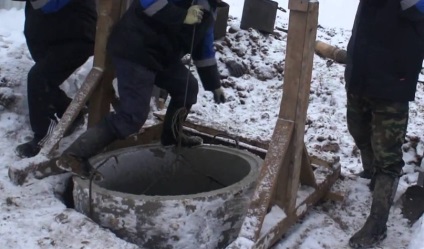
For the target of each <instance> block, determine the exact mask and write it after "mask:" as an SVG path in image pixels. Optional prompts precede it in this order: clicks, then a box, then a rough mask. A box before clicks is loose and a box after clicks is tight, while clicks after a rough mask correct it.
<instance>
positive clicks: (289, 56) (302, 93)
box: [227, 0, 340, 249]
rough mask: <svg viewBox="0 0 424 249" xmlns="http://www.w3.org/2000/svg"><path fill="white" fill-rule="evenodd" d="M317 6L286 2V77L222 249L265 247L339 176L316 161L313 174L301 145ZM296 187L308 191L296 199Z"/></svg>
mask: <svg viewBox="0 0 424 249" xmlns="http://www.w3.org/2000/svg"><path fill="white" fill-rule="evenodd" d="M318 7H319V4H318V2H317V1H308V0H290V2H289V8H290V19H289V28H288V36H287V50H286V60H285V61H286V65H285V72H286V73H285V76H284V86H283V98H282V101H281V107H280V113H279V118H278V120H277V124H276V126H275V129H274V133H273V135H272V139H271V143H270V145H269V149H268V152H267V155H266V157H265V160H264V164H263V166H262V169H261V173H260V176H259V179H258V182H257V185H256V188H255V191H254V194H253V197H252V202H251V203H250V206H249V208H248V211H247V214H246V218H245V220H244V222H243V224H242V227H241V230H240V233H239V237H238V238H237V240H236V241H234V242H233V243H232V244H230V245H229V246H228V247H227V248H228V249H241V248H243V249H250V248H252V249H253V248H255V249H256V248H269V247H271V246H272V245H273V244H274V243H275V242H276V241H278V240H279V239H280V238H281V236H282V235H283V234H284V233H285V232H287V230H288V229H289V228H290V226H292V225H293V224H294V223H295V222H296V221H297V220H298V219H299V218H301V217H302V216H303V215H305V214H306V212H307V211H308V209H309V208H310V207H311V206H312V205H314V204H315V203H316V202H318V201H319V200H320V199H322V198H324V197H325V196H327V193H328V192H329V189H330V187H331V186H332V185H333V184H334V182H335V181H336V180H337V178H338V177H339V175H340V165H339V164H338V162H332V163H331V164H328V165H330V166H329V167H328V165H327V164H325V163H323V164H324V165H319V163H318V165H317V167H318V168H319V170H315V171H314V170H313V168H312V165H311V161H310V158H309V155H308V153H307V151H306V147H305V144H304V133H305V121H306V113H307V109H308V102H309V91H310V85H311V77H312V65H313V57H314V47H315V37H316V31H317V26H318ZM322 172H325V173H322ZM316 175H319V178H317V177H316ZM316 179H320V180H319V182H317V180H316ZM322 179H324V180H322ZM301 183H302V184H303V185H305V186H307V188H309V189H311V188H312V189H313V191H310V192H308V193H306V194H304V195H300V196H301V197H302V198H299V199H298V192H299V191H300V190H299V184H301ZM273 209H276V210H280V211H277V213H278V215H277V216H275V215H274V216H272V217H271V218H269V219H272V224H273V225H272V226H271V227H268V230H266V231H265V230H264V228H263V223H264V220H265V219H266V218H267V214H268V212H269V211H270V210H273ZM270 222H271V220H268V222H267V223H268V225H269V223H270Z"/></svg>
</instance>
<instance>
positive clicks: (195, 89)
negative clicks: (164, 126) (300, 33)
mask: <svg viewBox="0 0 424 249" xmlns="http://www.w3.org/2000/svg"><path fill="white" fill-rule="evenodd" d="M198 93H199V84H198V82H197V80H196V79H195V78H194V77H193V78H190V80H189V81H188V85H187V86H185V85H184V91H181V94H179V95H178V96H172V101H173V102H174V103H175V104H177V105H178V106H183V105H184V103H185V106H192V105H194V104H196V102H197V94H198Z"/></svg>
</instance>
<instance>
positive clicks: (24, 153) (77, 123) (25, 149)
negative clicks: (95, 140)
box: [15, 112, 85, 158]
mask: <svg viewBox="0 0 424 249" xmlns="http://www.w3.org/2000/svg"><path fill="white" fill-rule="evenodd" d="M84 115H85V112H81V113H80V114H79V115H78V116H77V117H76V118H75V120H74V122H72V124H71V125H70V127H69V128H68V130H67V131H66V132H65V134H64V135H63V136H64V137H67V136H69V135H71V134H72V133H74V132H75V130H76V129H77V128H79V127H81V126H83V125H84V122H85V119H84ZM54 122H57V121H54ZM50 132H53V130H50ZM49 135H50V133H49V134H46V137H47V136H49ZM41 140H44V142H45V140H46V139H43V138H39V137H37V136H35V137H34V138H33V139H32V140H31V141H29V142H26V143H23V144H20V145H18V146H17V147H16V149H15V151H16V154H17V155H18V156H19V157H21V158H29V157H34V156H36V155H37V154H38V153H39V152H40V150H41V147H42V146H43V145H42V144H40V141H41Z"/></svg>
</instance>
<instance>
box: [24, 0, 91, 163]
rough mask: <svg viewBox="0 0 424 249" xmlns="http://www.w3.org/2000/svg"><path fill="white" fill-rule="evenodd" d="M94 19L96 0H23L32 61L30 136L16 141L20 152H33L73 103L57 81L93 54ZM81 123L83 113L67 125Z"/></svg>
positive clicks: (69, 73) (30, 155) (29, 83)
mask: <svg viewBox="0 0 424 249" xmlns="http://www.w3.org/2000/svg"><path fill="white" fill-rule="evenodd" d="M96 21H97V11H96V4H95V1H94V0H26V7H25V28H24V34H25V38H26V43H27V46H28V49H29V52H30V54H31V56H32V59H33V60H34V61H35V64H34V66H33V67H32V68H31V70H30V71H29V72H28V80H27V94H28V108H29V120H30V124H31V128H32V131H33V132H34V136H33V138H32V139H31V140H30V141H28V142H25V143H23V144H20V145H18V146H17V147H16V153H17V155H18V156H20V157H33V156H35V155H37V154H38V152H39V151H40V149H41V147H42V145H43V143H44V142H45V141H46V140H47V138H48V136H49V135H51V133H52V132H53V130H54V127H55V126H56V125H57V123H58V120H59V119H60V118H61V117H62V115H63V114H64V112H65V111H66V108H67V107H68V105H69V104H70V103H71V98H69V97H68V96H67V95H66V93H65V92H64V91H62V90H61V89H60V87H59V86H60V85H61V84H62V83H63V82H64V81H65V80H66V79H67V78H68V77H69V76H70V75H71V74H72V73H73V72H74V71H75V70H76V69H78V68H79V67H80V66H81V65H83V64H84V63H85V62H86V61H87V59H88V58H89V57H90V56H91V55H93V53H94V38H95V33H96ZM83 123H84V116H83V114H81V115H79V116H78V118H77V119H76V121H75V122H74V123H73V125H72V126H71V128H70V130H74V129H75V128H76V127H77V126H78V125H81V124H83ZM68 133H69V132H68Z"/></svg>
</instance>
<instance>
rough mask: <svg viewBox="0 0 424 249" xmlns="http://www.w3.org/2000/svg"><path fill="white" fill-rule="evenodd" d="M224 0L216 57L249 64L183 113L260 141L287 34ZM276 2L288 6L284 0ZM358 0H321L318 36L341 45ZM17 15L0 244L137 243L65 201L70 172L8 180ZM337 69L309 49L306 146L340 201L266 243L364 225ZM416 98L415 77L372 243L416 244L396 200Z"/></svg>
mask: <svg viewBox="0 0 424 249" xmlns="http://www.w3.org/2000/svg"><path fill="white" fill-rule="evenodd" d="M226 2H227V3H229V4H230V6H231V7H230V16H231V18H230V26H231V29H232V32H231V33H228V35H227V37H226V39H223V40H220V41H217V43H216V45H217V50H218V58H219V59H221V60H224V59H226V58H236V59H237V60H239V61H241V62H243V63H244V64H245V65H247V66H248V68H249V72H250V73H249V74H246V75H244V76H243V77H242V78H233V77H227V76H226V75H228V72H227V70H226V69H225V66H224V65H223V64H222V63H221V64H220V70H221V73H222V75H223V84H224V86H225V91H226V93H227V95H228V98H229V101H228V102H227V103H225V104H221V105H216V104H214V103H213V101H212V96H211V94H210V93H209V92H205V91H203V89H201V90H200V93H199V100H198V103H197V104H196V105H195V106H194V108H193V110H192V113H191V115H189V119H190V120H191V121H193V122H197V123H201V124H204V125H207V126H211V127H216V128H218V129H221V130H225V131H227V132H229V133H230V134H234V135H243V136H244V137H247V138H251V139H260V140H263V141H268V140H269V139H270V137H271V135H272V131H273V128H274V125H275V121H276V118H277V115H278V111H279V106H280V100H281V96H282V84H283V74H284V72H283V70H282V69H284V61H283V60H284V54H285V49H286V43H285V42H286V35H287V34H286V33H284V32H283V31H280V30H281V29H276V30H275V34H272V35H268V36H264V35H263V34H261V33H258V32H256V31H243V30H239V28H238V27H239V24H240V18H241V13H242V9H243V1H241V0H226ZM277 2H279V5H280V6H281V7H283V8H285V9H287V3H288V0H279V1H277ZM357 3H358V1H357V0H321V1H320V16H319V24H320V28H319V30H318V35H317V39H319V40H322V41H325V42H327V43H330V44H332V45H336V46H339V47H341V48H346V45H347V41H348V39H349V36H350V34H351V32H350V28H351V26H352V23H353V18H354V14H355V11H356V7H357ZM23 22H24V13H23V10H16V9H12V10H0V95H1V96H0V136H1V138H2V139H1V141H0V162H1V163H0V193H1V194H0V248H12V249H15V248H16V249H18V248H19V249H33V248H75V249H76V248H86V249H87V248H98V249H102V248H137V246H135V245H133V244H130V243H127V242H125V241H123V240H121V239H119V238H117V237H116V236H114V234H113V233H111V232H109V231H108V230H105V229H103V228H101V227H99V226H98V225H96V224H95V223H93V222H92V221H90V220H89V219H88V218H86V217H85V216H84V215H82V214H79V213H78V212H76V211H75V210H73V209H67V208H66V206H65V205H64V204H63V203H62V202H61V200H60V199H59V198H58V197H57V194H56V193H57V192H61V190H62V189H63V187H64V186H63V183H62V182H64V179H66V178H67V177H69V176H68V175H61V176H54V177H49V178H47V179H44V180H32V179H31V180H29V181H28V182H27V183H25V184H24V185H23V186H15V185H14V184H13V183H11V182H10V180H9V177H8V174H7V172H8V166H9V165H11V164H13V163H14V162H16V161H18V160H20V159H19V158H18V157H17V156H16V155H15V153H14V148H15V147H16V146H17V145H18V144H20V143H22V142H24V141H26V140H27V139H28V138H30V136H31V129H30V127H29V121H28V108H27V104H26V74H27V72H28V70H29V69H30V67H31V66H32V64H33V62H32V60H31V57H30V55H29V52H28V50H27V47H26V44H25V40H24V37H23V34H22V30H23ZM287 22H288V13H284V12H282V11H278V17H277V22H276V27H279V28H283V29H285V28H287ZM230 44H231V48H230V46H229V45H230ZM90 65H91V61H88V62H87V63H86V64H85V65H84V66H83V67H82V68H81V69H79V70H78V71H77V72H75V73H74V74H73V75H72V76H71V77H70V78H69V79H68V80H67V81H66V84H64V89H66V90H67V91H68V92H69V94H70V95H72V93H73V92H75V89H76V87H77V86H78V85H79V84H81V82H82V80H83V79H84V77H85V75H86V74H87V72H88V69H89V68H90ZM343 70H344V67H343V66H342V65H339V64H336V63H333V64H331V63H328V62H327V60H325V59H322V58H320V57H318V56H315V58H314V71H313V77H312V85H311V95H310V104H309V110H308V116H307V126H306V130H305V143H306V145H307V148H308V151H309V153H310V154H313V155H316V156H319V157H326V156H334V155H335V156H339V157H340V159H341V165H342V174H343V176H344V178H343V179H344V180H340V181H338V182H337V184H336V186H334V190H337V191H343V192H344V193H345V196H346V198H345V200H344V201H343V202H337V203H332V202H327V203H324V204H322V205H320V206H318V207H316V208H314V209H313V210H312V211H311V212H310V213H308V215H307V216H306V217H305V218H304V219H303V220H302V222H301V223H298V224H296V225H295V226H294V227H293V228H292V229H291V230H290V231H289V233H288V234H287V236H285V238H284V239H283V240H281V241H280V242H279V243H278V244H277V245H276V246H275V248H274V249H285V248H289V249H291V248H302V249H321V248H322V249H324V248H347V241H348V239H349V237H350V236H352V235H353V233H354V232H355V231H356V230H358V229H359V228H360V227H361V226H362V225H363V222H364V221H365V219H366V216H367V214H368V212H369V206H370V201H371V195H370V192H369V190H368V187H367V184H368V181H367V180H363V179H358V178H355V177H352V176H351V175H352V173H356V172H359V171H360V169H361V162H360V157H359V154H358V152H357V150H356V149H355V147H354V144H353V140H352V138H351V136H350V135H349V133H348V132H347V128H346V117H345V112H346V107H345V105H346V100H345V97H346V96H345V91H344V79H343ZM423 98H424V93H423V85H422V84H419V86H418V90H417V97H416V101H415V102H413V103H411V105H410V110H411V112H410V123H409V126H408V137H411V138H415V141H418V144H417V145H416V146H409V145H411V144H407V145H406V146H405V148H404V151H405V154H404V159H405V161H406V162H407V165H406V166H405V168H404V172H405V174H404V176H403V177H402V179H401V182H400V185H399V188H398V192H397V195H396V202H395V206H394V208H393V209H392V212H391V215H390V217H389V223H388V224H389V228H388V237H387V239H386V240H384V241H383V242H382V243H381V245H380V246H379V247H378V248H387V249H398V248H409V249H418V248H424V226H423V225H422V224H421V223H422V221H421V220H420V221H418V222H417V223H416V224H415V225H414V226H412V227H410V226H409V225H408V223H407V220H406V219H404V218H403V217H402V214H401V210H400V204H399V202H398V201H397V200H398V199H399V196H400V195H401V194H402V193H403V192H404V191H405V190H406V188H407V187H408V186H410V185H413V184H414V183H415V182H416V180H417V172H416V171H417V169H418V167H419V165H420V163H421V158H422V156H423V153H424V149H423V148H424V144H423V142H422V140H423V138H424V136H423V133H422V128H421V127H422V125H423V123H424V117H423V112H422V111H423ZM81 132H82V131H79V132H78V133H81ZM76 135H77V134H75V135H74V136H73V138H75V136H76ZM70 139H72V137H71V138H70ZM149 249H153V248H149ZM190 249H191V248H190Z"/></svg>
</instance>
